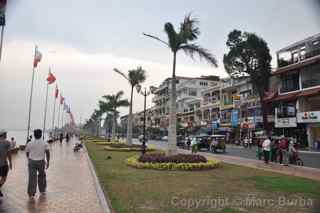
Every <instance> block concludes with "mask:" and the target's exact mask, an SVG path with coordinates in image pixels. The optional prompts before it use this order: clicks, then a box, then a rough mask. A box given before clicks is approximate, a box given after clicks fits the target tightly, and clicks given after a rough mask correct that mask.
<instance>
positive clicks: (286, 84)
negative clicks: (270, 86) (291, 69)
mask: <svg viewBox="0 0 320 213" xmlns="http://www.w3.org/2000/svg"><path fill="white" fill-rule="evenodd" d="M281 86H282V87H281V88H280V93H284V92H291V91H296V90H299V73H295V74H291V75H285V76H282V85H281Z"/></svg>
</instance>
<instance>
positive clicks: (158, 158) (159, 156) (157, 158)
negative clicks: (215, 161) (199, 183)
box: [138, 153, 207, 163]
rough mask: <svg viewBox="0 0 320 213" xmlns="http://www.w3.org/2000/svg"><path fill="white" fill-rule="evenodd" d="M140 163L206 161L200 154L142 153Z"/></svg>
mask: <svg viewBox="0 0 320 213" xmlns="http://www.w3.org/2000/svg"><path fill="white" fill-rule="evenodd" d="M138 160H139V162H142V163H206V162H207V159H206V158H205V157H204V156H202V155H190V154H177V155H170V156H167V155H165V154H163V153H150V154H144V155H142V156H140V157H139V159H138Z"/></svg>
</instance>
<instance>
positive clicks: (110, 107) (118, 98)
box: [99, 91, 130, 139]
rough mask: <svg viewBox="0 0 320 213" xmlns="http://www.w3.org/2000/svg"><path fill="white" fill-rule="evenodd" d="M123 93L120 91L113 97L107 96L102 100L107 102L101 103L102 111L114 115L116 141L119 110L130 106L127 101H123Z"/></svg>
mask: <svg viewBox="0 0 320 213" xmlns="http://www.w3.org/2000/svg"><path fill="white" fill-rule="evenodd" d="M123 94H124V93H123V91H119V92H117V93H116V94H113V95H105V96H102V98H104V99H105V101H99V105H100V108H101V109H102V111H105V112H107V111H109V112H112V115H113V125H112V139H115V136H116V127H117V117H118V115H119V112H118V110H117V109H118V108H119V107H127V106H129V105H130V104H129V102H128V100H127V99H122V96H123Z"/></svg>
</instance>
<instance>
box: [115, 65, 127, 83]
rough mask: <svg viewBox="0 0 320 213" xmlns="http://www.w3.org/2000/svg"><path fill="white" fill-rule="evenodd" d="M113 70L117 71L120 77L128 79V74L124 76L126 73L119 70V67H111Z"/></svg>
mask: <svg viewBox="0 0 320 213" xmlns="http://www.w3.org/2000/svg"><path fill="white" fill-rule="evenodd" d="M113 71H115V72H116V73H118V74H119V75H121V76H122V77H124V78H125V79H126V80H127V81H129V78H128V76H126V74H124V73H123V72H121V71H120V70H119V69H117V68H113Z"/></svg>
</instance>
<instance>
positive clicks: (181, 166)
mask: <svg viewBox="0 0 320 213" xmlns="http://www.w3.org/2000/svg"><path fill="white" fill-rule="evenodd" d="M138 159H139V156H133V157H130V158H128V159H127V161H126V163H127V165H128V166H131V167H134V168H137V169H155V170H187V171H193V170H208V169H214V168H217V167H219V166H220V161H218V160H207V162H206V163H172V162H171V163H143V162H139V160H138Z"/></svg>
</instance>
